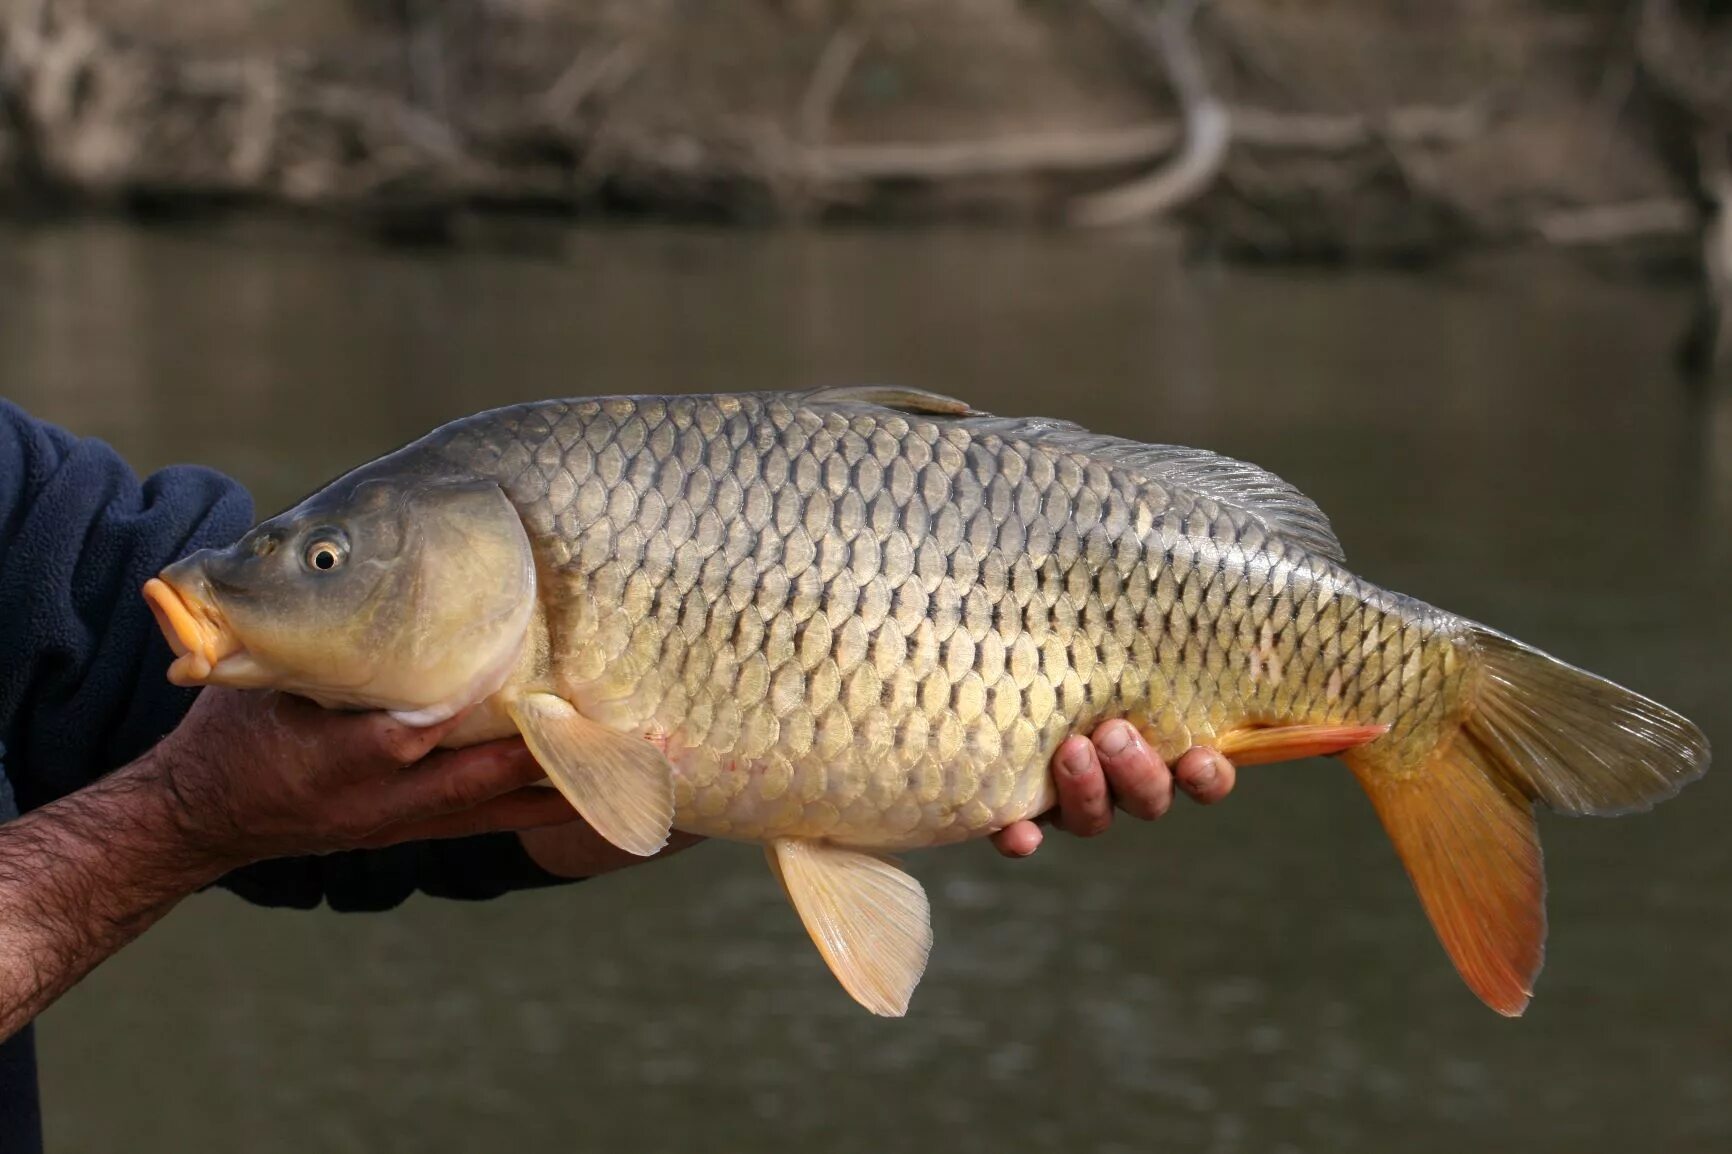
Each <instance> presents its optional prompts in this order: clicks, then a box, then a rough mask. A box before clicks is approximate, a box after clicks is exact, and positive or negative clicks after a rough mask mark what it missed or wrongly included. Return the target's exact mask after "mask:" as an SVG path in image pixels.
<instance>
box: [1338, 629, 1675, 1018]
mask: <svg viewBox="0 0 1732 1154" xmlns="http://www.w3.org/2000/svg"><path fill="white" fill-rule="evenodd" d="M1471 629H1472V634H1471V635H1472V639H1473V643H1474V645H1475V648H1476V649H1477V651H1478V660H1479V663H1480V666H1481V675H1480V677H1479V683H1478V687H1477V689H1476V690H1475V691H1474V699H1473V703H1472V706H1471V708H1470V710H1469V712H1468V714H1467V716H1466V718H1465V719H1464V720H1463V721H1462V723H1461V725H1460V726H1459V727H1458V728H1457V729H1456V730H1454V731H1453V732H1452V733H1451V734H1450V735H1449V736H1447V737H1446V738H1445V739H1444V740H1443V741H1442V742H1440V743H1439V745H1438V747H1437V749H1436V750H1435V751H1434V752H1433V753H1432V755H1431V756H1430V758H1429V759H1428V760H1427V761H1426V762H1425V763H1424V764H1423V765H1421V766H1420V767H1418V768H1416V769H1392V768H1391V767H1389V766H1387V765H1385V764H1383V762H1382V760H1381V758H1380V751H1379V749H1378V746H1377V745H1376V744H1375V743H1374V744H1372V745H1368V746H1364V747H1362V748H1359V749H1355V750H1350V751H1349V752H1347V753H1345V754H1343V760H1345V761H1346V762H1347V763H1348V765H1349V766H1351V767H1352V769H1353V772H1354V774H1355V775H1356V776H1357V777H1358V778H1359V783H1360V785H1361V786H1363V787H1364V789H1365V792H1366V793H1367V794H1368V795H1370V797H1371V801H1372V804H1373V805H1374V806H1375V807H1376V809H1377V814H1378V817H1380V818H1381V819H1382V820H1383V827H1384V829H1385V830H1387V831H1388V833H1389V836H1390V839H1391V840H1392V841H1393V842H1394V843H1395V848H1396V852H1397V853H1398V854H1399V855H1400V856H1401V860H1402V864H1403V865H1405V866H1406V867H1407V873H1408V876H1409V877H1410V878H1412V879H1413V885H1414V888H1415V889H1417V890H1418V891H1419V899H1420V901H1421V902H1422V903H1423V904H1424V905H1425V912H1426V913H1427V915H1429V916H1430V918H1431V924H1432V926H1433V927H1435V928H1436V930H1437V936H1438V937H1439V938H1440V939H1441V940H1442V941H1443V945H1444V948H1445V949H1446V950H1448V951H1449V956H1450V958H1451V959H1452V960H1453V961H1454V962H1455V966H1456V969H1457V970H1458V971H1460V973H1461V976H1462V978H1463V979H1464V980H1465V981H1466V982H1467V984H1468V985H1469V986H1470V987H1472V989H1473V992H1474V993H1476V994H1478V995H1479V996H1480V998H1481V1000H1483V1001H1484V1002H1485V1003H1486V1005H1488V1006H1490V1007H1491V1008H1492V1009H1494V1010H1496V1011H1498V1012H1499V1013H1500V1014H1506V1015H1510V1016H1514V1015H1517V1014H1520V1013H1521V1012H1522V1010H1523V1009H1524V1008H1526V1006H1527V1004H1528V998H1529V997H1530V996H1531V994H1532V992H1533V982H1534V978H1535V976H1536V975H1537V974H1538V973H1539V970H1540V966H1541V964H1542V962H1543V961H1544V959H1545V936H1546V915H1545V874H1544V869H1543V867H1542V864H1541V855H1540V843H1539V836H1538V833H1537V831H1536V830H1535V828H1534V818H1533V803H1534V802H1535V801H1540V802H1543V803H1545V804H1546V805H1547V806H1550V807H1551V808H1552V809H1555V810H1557V811H1559V812H1560V813H1569V814H1601V815H1605V814H1619V813H1629V812H1631V811H1634V810H1641V809H1647V808H1649V807H1650V806H1652V805H1653V804H1654V803H1655V802H1658V801H1662V800H1664V799H1665V798H1668V797H1671V796H1672V795H1673V794H1675V793H1677V792H1678V790H1679V789H1681V788H1683V786H1684V785H1685V784H1686V783H1688V782H1690V781H1693V780H1695V779H1696V778H1698V777H1700V776H1701V775H1702V774H1703V773H1704V772H1705V771H1706V770H1707V768H1708V742H1707V739H1706V738H1704V737H1703V736H1702V732H1701V730H1699V729H1697V728H1696V727H1695V726H1694V725H1692V724H1690V722H1689V721H1687V720H1685V719H1684V718H1683V717H1680V716H1679V715H1678V714H1676V713H1674V712H1672V711H1671V710H1669V709H1667V708H1666V707H1665V706H1663V705H1659V704H1657V703H1655V702H1653V701H1649V700H1648V699H1647V698H1645V697H1642V696H1640V695H1638V694H1635V693H1632V692H1630V691H1629V690H1627V689H1624V688H1622V687H1621V686H1618V685H1614V684H1612V683H1611V682H1610V681H1607V680H1605V679H1604V678H1600V677H1596V676H1594V675H1593V674H1591V673H1586V672H1583V671H1582V670H1580V669H1576V668H1574V667H1573V666H1570V665H1566V664H1564V663H1563V662H1561V661H1558V660H1556V659H1555V658H1553V657H1550V656H1548V655H1546V654H1544V653H1541V652H1540V651H1539V650H1537V649H1533V648H1531V647H1529V646H1526V645H1523V644H1522V643H1521V642H1519V641H1514V640H1512V639H1510V638H1508V637H1505V636H1503V635H1502V634H1499V633H1496V632H1493V631H1492V630H1489V629H1484V628H1481V627H1479V626H1473V627H1471ZM1382 756H1385V757H1386V756H1387V754H1382Z"/></svg>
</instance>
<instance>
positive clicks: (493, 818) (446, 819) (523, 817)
mask: <svg viewBox="0 0 1732 1154" xmlns="http://www.w3.org/2000/svg"><path fill="white" fill-rule="evenodd" d="M577 820H578V817H577V811H576V810H575V809H572V808H571V803H570V802H568V801H566V800H565V798H564V797H563V796H561V795H560V793H559V791H558V790H554V789H543V788H542V787H540V786H534V785H529V786H524V787H522V788H521V789H514V790H512V791H511V792H510V793H503V794H500V795H499V796H497V797H491V798H488V799H487V800H486V801H484V802H482V803H481V804H480V805H476V806H471V807H470V808H468V809H465V810H463V811H461V812H458V813H444V814H439V815H438V816H437V817H428V818H421V819H420V820H417V821H405V822H398V823H396V824H394V825H388V826H386V827H384V828H383V829H380V830H377V831H375V832H374V833H373V834H371V835H369V836H368V837H367V838H366V839H365V840H364V841H363V842H362V843H361V844H362V845H363V846H365V847H367V848H370V849H377V848H379V847H380V846H387V845H397V844H399V843H401V842H406V841H435V840H438V839H440V838H452V837H469V836H471V835H474V834H480V833H498V832H500V831H503V830H531V829H543V828H546V827H550V826H559V825H565V824H567V823H571V822H576V821H577Z"/></svg>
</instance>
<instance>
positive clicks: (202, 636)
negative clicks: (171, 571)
mask: <svg viewBox="0 0 1732 1154" xmlns="http://www.w3.org/2000/svg"><path fill="white" fill-rule="evenodd" d="M144 600H145V603H146V604H148V605H149V606H150V612H151V616H153V617H155V618H156V624H157V627H158V628H159V629H161V630H162V635H163V636H164V637H166V638H167V639H168V645H169V648H170V649H172V650H174V664H173V665H170V666H169V667H168V679H169V680H170V681H171V682H173V683H174V684H176V685H189V686H190V685H205V684H208V683H209V682H210V678H211V674H212V673H213V672H214V671H215V670H216V668H217V666H218V665H220V664H221V663H222V662H223V661H224V660H225V659H227V658H232V657H234V656H236V655H237V654H241V653H244V652H245V651H246V646H244V645H242V644H241V643H240V639H239V638H237V637H236V636H235V635H234V631H233V630H231V629H230V628H229V627H228V625H227V624H226V623H225V622H224V621H223V619H222V616H221V615H220V614H219V613H218V612H217V611H216V607H215V606H213V605H211V604H210V602H209V601H208V600H207V599H205V598H202V597H198V596H188V595H187V594H186V593H185V592H183V591H182V590H180V589H177V588H176V587H175V586H173V585H171V584H169V583H168V582H167V581H164V580H163V579H162V578H161V577H152V578H151V579H150V580H149V581H146V582H145V583H144Z"/></svg>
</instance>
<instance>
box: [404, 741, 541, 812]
mask: <svg viewBox="0 0 1732 1154" xmlns="http://www.w3.org/2000/svg"><path fill="white" fill-rule="evenodd" d="M545 776H546V773H545V772H544V771H543V770H542V768H541V766H540V765H538V764H537V763H536V760H535V758H534V757H533V756H532V755H531V754H530V752H529V750H528V749H527V748H526V747H525V746H524V744H523V742H522V740H521V739H519V738H515V737H513V738H508V739H505V740H503V741H490V742H487V743H486V744H485V745H472V746H469V747H467V748H464V749H450V750H442V751H441V752H439V753H435V754H432V755H430V756H428V757H425V758H423V759H422V760H421V761H419V762H418V763H416V764H415V765H412V766H409V767H407V768H405V769H402V770H398V771H397V772H395V773H392V774H390V775H389V776H387V777H383V778H380V779H379V781H378V783H377V786H376V790H377V793H376V797H375V802H376V804H378V805H380V806H382V807H384V808H385V809H386V811H387V814H388V817H387V820H388V821H389V822H390V823H392V824H396V823H397V822H402V821H416V820H420V819H422V818H431V817H437V816H439V815H441V814H448V813H461V812H463V811H464V810H468V809H473V808H474V807H476V806H478V805H480V804H481V803H483V802H485V801H488V800H490V799H492V798H495V797H498V796H499V795H500V794H503V793H509V792H511V791H512V790H515V789H521V788H522V787H524V786H529V785H534V784H535V783H536V782H538V781H540V780H541V779H542V778H543V777H545ZM547 792H548V793H549V794H552V795H553V796H555V797H558V796H559V794H558V791H556V790H548V791H547Z"/></svg>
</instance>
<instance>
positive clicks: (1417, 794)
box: [1345, 733, 1546, 1017]
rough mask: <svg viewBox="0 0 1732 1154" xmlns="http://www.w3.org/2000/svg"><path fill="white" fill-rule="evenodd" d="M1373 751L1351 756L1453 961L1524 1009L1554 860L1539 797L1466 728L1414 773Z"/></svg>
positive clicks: (1501, 1008)
mask: <svg viewBox="0 0 1732 1154" xmlns="http://www.w3.org/2000/svg"><path fill="white" fill-rule="evenodd" d="M1369 752H1370V751H1365V754H1361V753H1359V752H1357V751H1356V752H1354V753H1349V754H1348V755H1347V757H1346V759H1345V760H1346V761H1347V763H1348V765H1349V766H1351V767H1352V768H1353V772H1354V774H1355V776H1357V777H1358V778H1359V784H1360V785H1361V786H1362V787H1363V788H1364V790H1365V792H1366V793H1367V794H1368V795H1369V796H1370V798H1371V804H1372V805H1373V806H1374V807H1376V809H1377V816H1378V817H1379V818H1381V819H1382V820H1383V828H1384V829H1385V830H1386V831H1388V833H1389V839H1390V840H1391V841H1393V842H1394V843H1395V851H1396V853H1397V854H1398V855H1399V856H1400V858H1401V863H1402V865H1404V866H1405V867H1407V875H1408V877H1409V878H1411V879H1412V881H1413V888H1414V889H1416V890H1418V891H1419V900H1420V902H1421V903H1422V904H1423V905H1424V906H1425V912H1426V914H1427V916H1428V917H1430V919H1431V924H1432V927H1433V928H1434V929H1436V931H1437V936H1438V938H1439V939H1440V940H1441V941H1442V942H1443V947H1444V949H1445V950H1447V951H1448V952H1449V956H1450V960H1452V961H1453V962H1454V963H1455V968H1456V970H1457V971H1458V972H1459V973H1460V974H1461V976H1462V980H1463V981H1465V982H1466V983H1467V984H1468V986H1469V987H1470V988H1471V989H1472V990H1473V992H1474V993H1476V994H1478V995H1479V997H1480V1000H1481V1001H1483V1002H1485V1004H1486V1005H1488V1006H1490V1007H1491V1008H1492V1009H1494V1010H1496V1011H1497V1012H1498V1013H1500V1014H1503V1015H1505V1016H1506V1017H1516V1016H1518V1015H1519V1014H1520V1013H1521V1012H1522V1011H1523V1010H1524V1009H1526V1008H1527V1004H1528V999H1529V998H1530V997H1531V996H1532V993H1533V986H1534V979H1535V978H1536V977H1537V976H1538V975H1539V971H1540V966H1541V965H1542V964H1543V963H1544V961H1545V940H1546V910H1545V889H1546V883H1545V868H1544V864H1543V862H1542V860H1541V855H1540V841H1539V831H1538V830H1537V828H1536V827H1535V825H1534V817H1533V804H1532V803H1531V802H1530V801H1528V799H1527V798H1525V797H1523V796H1522V795H1521V794H1520V793H1519V792H1517V790H1516V789H1515V788H1514V787H1513V786H1512V785H1510V784H1508V783H1506V782H1504V781H1502V780H1499V779H1498V778H1496V777H1494V776H1493V775H1492V772H1491V770H1490V767H1489V765H1488V764H1487V757H1486V754H1485V752H1484V751H1483V750H1482V749H1480V747H1479V746H1478V745H1477V743H1476V742H1475V741H1474V740H1473V739H1472V738H1471V737H1470V736H1469V735H1468V734H1465V733H1458V734H1457V735H1456V736H1455V738H1454V740H1453V741H1451V742H1450V743H1449V744H1448V745H1446V746H1445V747H1443V749H1441V750H1440V751H1439V752H1438V753H1436V754H1434V755H1433V756H1432V757H1431V758H1430V760H1428V761H1427V762H1426V763H1425V764H1424V765H1423V766H1421V767H1420V768H1419V769H1418V770H1416V771H1413V772H1410V773H1400V774H1395V773H1390V772H1388V771H1387V770H1385V769H1383V768H1381V767H1380V766H1379V765H1378V764H1377V761H1376V759H1375V758H1373V757H1370V756H1368V754H1369Z"/></svg>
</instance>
